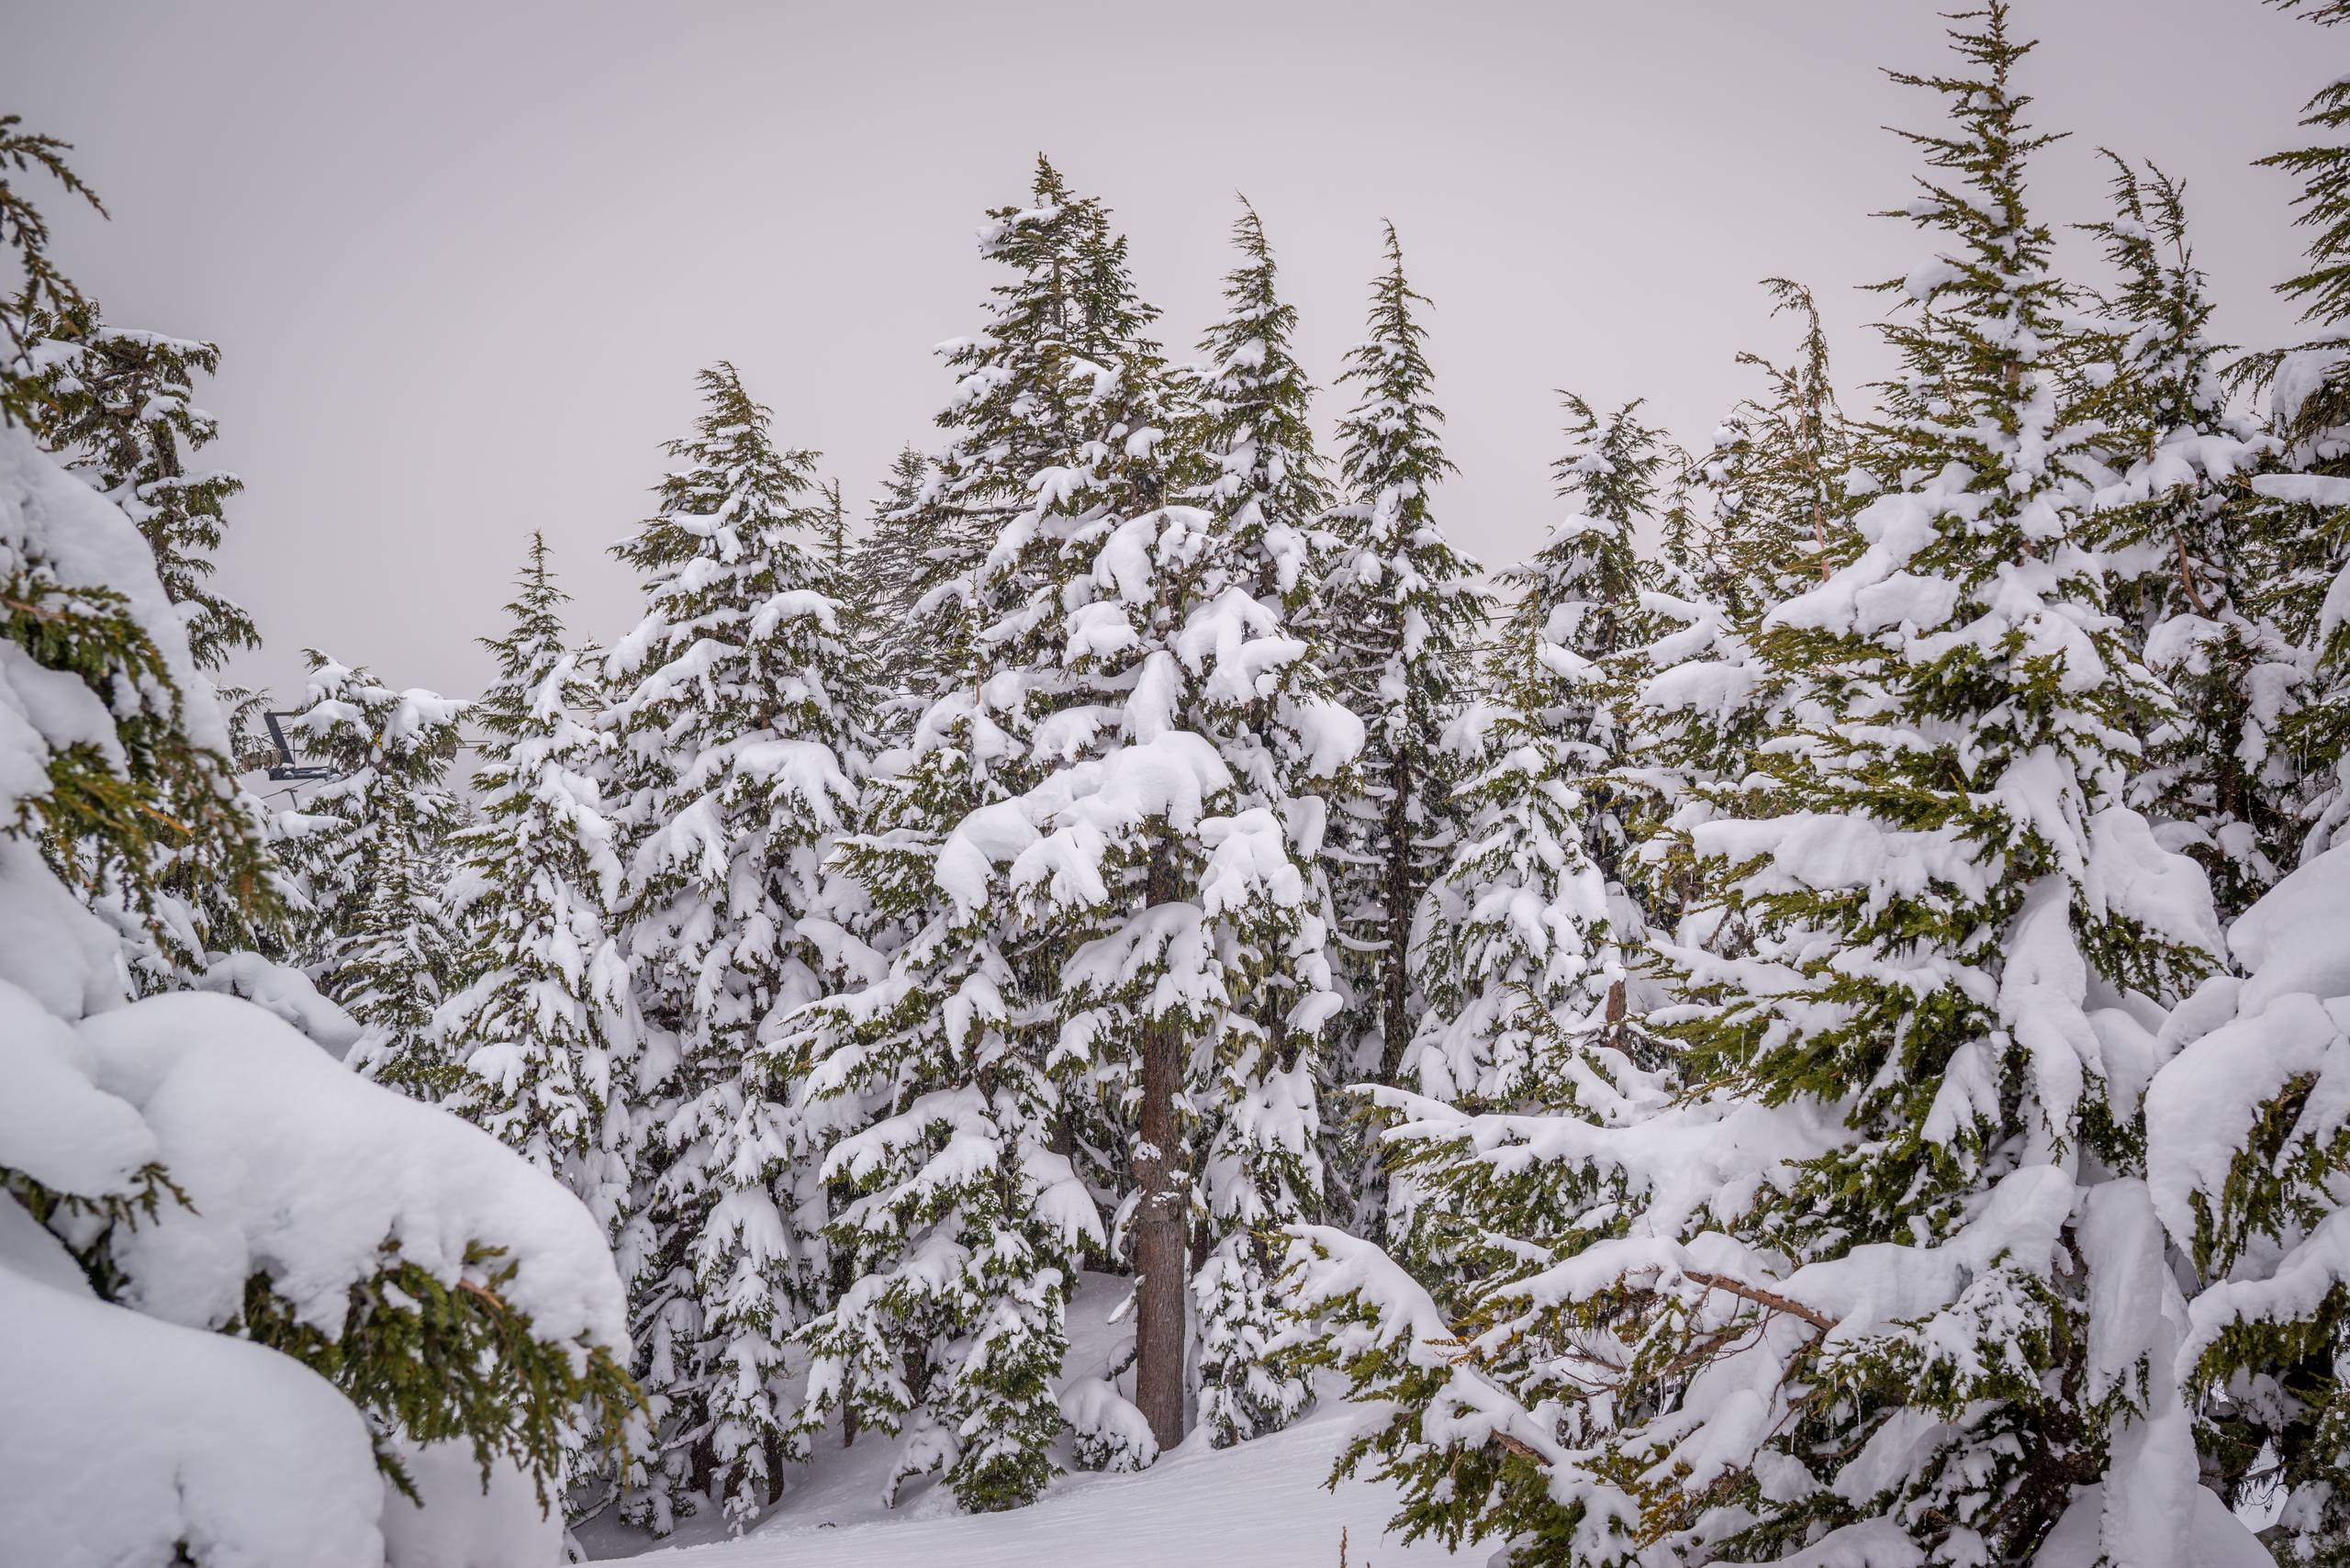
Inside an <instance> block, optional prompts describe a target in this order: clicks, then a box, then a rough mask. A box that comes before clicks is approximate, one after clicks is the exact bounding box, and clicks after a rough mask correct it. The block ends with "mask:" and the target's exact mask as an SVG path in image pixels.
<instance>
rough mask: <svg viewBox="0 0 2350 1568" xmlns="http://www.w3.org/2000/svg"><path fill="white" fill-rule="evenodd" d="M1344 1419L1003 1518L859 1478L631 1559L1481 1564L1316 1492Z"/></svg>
mask: <svg viewBox="0 0 2350 1568" xmlns="http://www.w3.org/2000/svg"><path fill="white" fill-rule="evenodd" d="M1357 1415H1358V1412H1355V1411H1353V1410H1350V1409H1348V1407H1347V1406H1342V1405H1326V1406H1323V1407H1322V1408H1321V1409H1319V1410H1317V1411H1315V1413H1314V1414H1313V1415H1311V1416H1309V1417H1306V1419H1304V1421H1302V1422H1300V1423H1299V1424H1298V1425H1296V1426H1294V1427H1292V1428H1289V1429H1288V1430H1287V1431H1283V1432H1276V1433H1274V1434H1273V1435H1272V1436H1270V1437H1267V1438H1260V1439H1258V1440H1256V1441H1255V1442H1251V1443H1248V1444H1246V1445H1244V1446H1242V1447H1240V1448H1236V1449H1224V1450H1214V1449H1210V1448H1208V1447H1207V1446H1206V1445H1205V1444H1203V1443H1190V1444H1186V1445H1185V1446H1184V1447H1182V1448H1181V1449H1179V1450H1176V1451H1175V1452H1174V1453H1172V1454H1169V1455H1168V1456H1167V1457H1166V1458H1165V1459H1163V1460H1161V1461H1160V1462H1158V1463H1157V1464H1155V1465H1153V1466H1152V1467H1151V1468H1150V1469H1148V1470H1147V1471H1145V1472H1143V1473H1141V1474H1139V1475H1085V1474H1069V1475H1065V1476H1063V1477H1061V1478H1060V1480H1058V1481H1057V1482H1056V1483H1055V1484H1054V1486H1053V1489H1052V1491H1051V1492H1050V1493H1049V1494H1048V1495H1046V1497H1045V1499H1044V1500H1043V1501H1042V1502H1039V1503H1037V1504H1036V1505H1035V1506H1033V1507H1027V1508H1022V1509H1017V1510H1015V1511H1013V1512H1011V1513H1004V1514H978V1515H970V1514H957V1513H954V1512H952V1511H951V1510H950V1509H939V1508H928V1507H924V1506H923V1504H924V1503H927V1502H930V1501H932V1500H933V1498H934V1496H935V1494H934V1493H929V1492H925V1493H923V1495H921V1496H919V1497H917V1498H914V1499H912V1500H910V1501H908V1502H906V1503H904V1504H902V1505H901V1506H900V1507H899V1508H898V1509H897V1510H896V1511H895V1512H891V1511H890V1510H888V1509H885V1508H883V1507H882V1506H880V1505H879V1504H878V1502H877V1501H875V1499H874V1492H875V1486H874V1484H873V1481H874V1479H875V1478H874V1477H872V1476H870V1475H867V1476H865V1477H863V1478H862V1479H863V1481H864V1483H865V1484H863V1485H861V1486H860V1485H856V1484H835V1482H834V1480H832V1479H826V1480H821V1481H819V1482H818V1483H817V1484H815V1485H814V1486H812V1487H811V1488H810V1489H809V1490H808V1491H807V1492H805V1493H803V1494H801V1495H798V1496H795V1497H793V1498H791V1499H789V1500H788V1501H787V1502H786V1503H785V1505H784V1506H783V1507H782V1509H780V1510H779V1511H778V1513H777V1514H776V1515H775V1516H774V1517H773V1518H770V1519H769V1520H768V1521H767V1524H766V1525H765V1526H763V1527H762V1528H760V1529H756V1530H755V1531H754V1532H753V1533H751V1534H749V1535H746V1536H744V1538H743V1539H741V1540H732V1541H728V1540H721V1541H716V1542H713V1543H711V1544H707V1545H701V1546H689V1547H680V1548H675V1549H672V1550H667V1551H657V1552H654V1553H651V1554H649V1555H647V1556H645V1557H643V1558H641V1559H638V1561H640V1562H645V1563H647V1564H654V1563H658V1564H661V1565H662V1568H667V1565H669V1564H671V1563H675V1564H677V1568H806V1565H807V1564H810V1563H822V1564H823V1568H912V1565H914V1564H923V1565H926V1568H927V1565H936V1568H949V1565H952V1568H1060V1565H1062V1564H1069V1565H1078V1564H1091V1563H1113V1562H1114V1563H1117V1564H1120V1565H1121V1568H1337V1562H1338V1535H1339V1531H1340V1530H1342V1529H1343V1530H1344V1531H1346V1533H1347V1541H1348V1550H1347V1562H1348V1564H1349V1568H1410V1565H1411V1564H1415V1563H1432V1562H1453V1563H1463V1564H1466V1563H1480V1562H1483V1561H1484V1560H1485V1559H1486V1558H1487V1557H1488V1556H1490V1555H1491V1554H1492V1550H1493V1549H1492V1548H1491V1547H1484V1548H1472V1549H1471V1550H1470V1551H1465V1552H1463V1553H1461V1554H1460V1556H1459V1557H1457V1558H1456V1557H1454V1556H1452V1555H1451V1554H1449V1553H1448V1552H1447V1551H1445V1550H1444V1548H1443V1546H1442V1545H1441V1544H1439V1543H1438V1542H1435V1541H1428V1540H1423V1541H1418V1542H1416V1543H1415V1544H1413V1545H1411V1546H1405V1545H1404V1544H1403V1543H1402V1542H1400V1541H1396V1540H1388V1539H1385V1538H1384V1537H1383V1536H1382V1533H1381V1527H1382V1525H1383V1524H1384V1523H1385V1522H1386V1520H1387V1518H1388V1516H1389V1515H1390V1514H1391V1513H1393V1510H1394V1494H1393V1490H1392V1489H1391V1488H1388V1487H1385V1486H1374V1485H1371V1484H1366V1483H1361V1482H1353V1481H1348V1482H1341V1483H1340V1484H1339V1485H1338V1489H1337V1492H1335V1493H1333V1492H1330V1491H1327V1490H1326V1489H1325V1488H1324V1486H1323V1484H1322V1483H1323V1481H1324V1480H1325V1479H1326V1477H1327V1476H1328V1475H1329V1473H1330V1461H1331V1459H1332V1457H1333V1456H1334V1455H1336V1454H1337V1451H1338V1449H1339V1447H1340V1445H1341V1443H1342V1442H1343V1440H1344V1438H1345V1435H1346V1433H1347V1431H1348V1428H1349V1427H1350V1425H1351V1424H1352V1422H1353V1421H1354V1420H1355V1418H1356V1417H1357ZM860 1446H863V1445H860ZM875 1459H876V1462H877V1465H878V1460H879V1455H878V1454H876V1456H875ZM840 1468H842V1469H848V1468H851V1467H847V1466H843V1467H840ZM844 1479H845V1478H844ZM938 1500H939V1501H945V1499H943V1498H940V1499H938ZM680 1533H681V1534H682V1533H684V1532H683V1531H681V1532H680Z"/></svg>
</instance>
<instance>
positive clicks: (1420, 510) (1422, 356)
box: [1320, 224, 1485, 1083]
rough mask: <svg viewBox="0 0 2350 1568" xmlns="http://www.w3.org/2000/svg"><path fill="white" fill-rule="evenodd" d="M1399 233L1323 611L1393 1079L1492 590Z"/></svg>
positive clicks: (1361, 372)
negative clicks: (1463, 550)
mask: <svg viewBox="0 0 2350 1568" xmlns="http://www.w3.org/2000/svg"><path fill="white" fill-rule="evenodd" d="M1386 234H1387V266H1386V269H1385V270H1384V271H1383V272H1382V274H1380V275H1379V277H1378V278H1377V280H1375V281H1374V282H1373V284H1372V285H1371V336H1370V338H1369V339H1368V340H1366V341H1365V342H1361V343H1359V344H1357V345H1356V346H1355V347H1354V348H1353V349H1351V350H1349V351H1348V354H1347V368H1346V371H1345V373H1344V374H1343V375H1341V376H1340V379H1341V380H1343V381H1347V382H1350V383H1352V384H1353V385H1354V386H1356V388H1357V389H1358V390H1357V401H1356V403H1355V406H1354V407H1353V409H1350V410H1349V411H1348V414H1347V416H1346V417H1345V418H1344V419H1343V420H1340V421H1339V423H1338V436H1339V440H1340V442H1341V443H1342V446H1343V454H1342V457H1341V462H1340V470H1341V474H1342V476H1343V478H1344V480H1345V485H1346V490H1347V496H1348V500H1347V504H1346V505H1345V506H1343V507H1341V508H1340V509H1338V510H1337V512H1336V513H1335V514H1334V517H1333V521H1334V523H1335V524H1336V532H1337V535H1338V541H1339V543H1338V551H1337V558H1336V560H1335V561H1334V562H1333V564H1332V566H1331V569H1330V574H1329V577H1328V579H1327V582H1326V587H1325V608H1324V610H1322V612H1321V617H1320V619H1321V622H1322V624H1324V625H1325V626H1326V627H1327V628H1328V635H1329V639H1330V641H1329V650H1330V651H1329V663H1330V673H1331V677H1332V678H1333V680H1334V681H1335V682H1336V684H1337V694H1338V698H1339V700H1340V701H1341V702H1343V703H1344V704H1345V705H1346V706H1347V707H1348V709H1349V710H1351V711H1353V712H1354V713H1355V714H1356V715H1357V716H1359V717H1360V719H1361V720H1362V721H1363V724H1364V727H1365V730H1366V732H1367V734H1366V738H1365V742H1364V745H1363V752H1362V757H1361V760H1360V764H1359V765H1358V773H1359V782H1358V784H1357V787H1356V789H1355V790H1354V792H1353V793H1351V794H1349V795H1348V796H1347V797H1346V798H1345V799H1344V800H1342V801H1339V802H1338V804H1337V815H1336V820H1335V821H1334V822H1333V823H1332V827H1331V834H1332V839H1333V847H1334V850H1335V854H1334V857H1333V858H1334V859H1335V861H1336V872H1335V875H1334V881H1335V882H1336V885H1337V886H1336V891H1337V909H1338V922H1339V931H1340V934H1341V935H1342V937H1343V939H1344V943H1345V947H1346V952H1347V957H1348V964H1347V967H1346V969H1347V972H1346V978H1347V981H1348V986H1349V988H1350V989H1351V991H1352V992H1353V999H1352V1002H1351V1005H1350V1008H1349V1014H1348V1022H1347V1028H1348V1034H1349V1035H1350V1036H1351V1038H1350V1041H1349V1043H1348V1049H1349V1052H1350V1054H1351V1055H1352V1057H1353V1058H1354V1063H1353V1065H1354V1067H1355V1069H1356V1070H1357V1071H1358V1072H1359V1073H1360V1074H1362V1075H1365V1076H1371V1077H1375V1078H1376V1079H1377V1080H1378V1081H1380V1082H1382V1083H1393V1082H1396V1081H1399V1080H1400V1078H1401V1077H1402V1074H1403V1068H1404V1053H1405V1051H1406V1049H1407V1048H1408V1047H1409V1046H1410V1044H1411V1038H1412V1030H1413V1027H1414V1020H1415V1019H1416V1016H1417V1015H1418V1014H1419V1012H1420V1001H1419V998H1418V996H1417V993H1416V988H1415V986H1414V984H1413V965H1412V955H1411V951H1410V944H1409V940H1408V933H1409V932H1410V930H1411V925H1412V919H1413V915H1414V913H1415V912H1416V910H1417V908H1418V905H1419V902H1420V898H1421V896H1422V895H1423V894H1424V893H1425V892H1426V891H1427V886H1428V883H1429V882H1430V881H1431V880H1432V879H1434V878H1435V877H1436V876H1437V874H1438V872H1439V871H1441V870H1442V869H1443V867H1444V864H1445V860H1446V858H1447V857H1448V856H1449V854H1450V853H1451V850H1452V846H1453V843H1454V839H1455V834H1456V829H1457V823H1456V822H1455V820H1454V818H1455V808H1454V805H1453V789H1454V786H1455V785H1456V784H1457V783H1458V782H1459V781H1460V777H1461V771H1462V766H1463V765H1462V761H1461V759H1460V757H1459V756H1457V755H1456V754H1455V753H1454V752H1453V751H1452V750H1451V749H1450V748H1449V747H1448V746H1447V745H1446V744H1445V732H1446V728H1447V726H1448V725H1449V724H1450V723H1451V722H1452V720H1453V719H1454V718H1455V717H1456V716H1457V714H1458V713H1459V712H1460V708H1461V705H1462V703H1463V701H1464V700H1466V698H1467V696H1468V692H1469V687H1470V683H1471V679H1472V675H1473V670H1472V650H1473V648H1474V645H1475V644H1476V640H1477V637H1478V634H1479V632H1480V630H1481V629H1482V625H1483V617H1484V613H1485V600H1484V596H1483V594H1481V593H1480V592H1479V591H1478V590H1477V588H1476V586H1475V581H1474V578H1475V574H1476V566H1475V565H1474V564H1473V563H1472V562H1471V561H1470V560H1469V559H1468V558H1466V557H1465V556H1463V555H1461V554H1460V553H1459V552H1458V551H1456V550H1454V549H1453V548H1452V546H1451V545H1450V544H1449V543H1447V541H1446V540H1445V537H1444V534H1443V532H1442V531H1441V530H1440V529H1439V528H1438V525H1437V522H1436V516H1435V511H1434V500H1433V497H1432V495H1431V492H1432V491H1433V489H1434V488H1435V487H1436V485H1437V483H1438V481H1439V480H1441V479H1442V478H1443V477H1444V476H1445V475H1446V474H1448V473H1449V472H1450V471H1451V468H1452V465H1451V464H1450V463H1449V461H1448V460H1447V459H1446V457H1445V455H1444V450H1443V446H1442V443H1441V442H1440V440H1439V436H1438V426H1440V425H1441V424H1442V423H1443V422H1444V415H1443V413H1442V411H1441V410H1439V409H1438V408H1437V406H1436V404H1435V403H1434V401H1433V400H1432V392H1433V386H1434V380H1435V372H1434V371H1433V369H1432V368H1431V367H1430V366H1429V364H1428V361H1427V354H1426V353H1425V352H1424V351H1423V349H1422V347H1421V342H1422V340H1423V339H1424V338H1425V337H1426V336H1427V329H1426V328H1425V327H1423V326H1422V325H1421V324H1420V322H1419V320H1418V319H1417V318H1416V315H1415V313H1414V306H1415V304H1423V305H1424V304H1426V303H1427V301H1426V300H1425V299H1424V298H1423V297H1421V296H1420V295H1418V294H1417V293H1416V292H1414V291H1413V289H1412V286H1411V285H1410V284H1409V283H1408V282H1407V281H1406V280H1405V278H1404V252H1403V247H1402V245H1401V243H1400V242H1399V241H1397V239H1396V237H1395V230H1394V226H1393V225H1392V224H1390V225H1389V226H1388V228H1387V231H1386Z"/></svg>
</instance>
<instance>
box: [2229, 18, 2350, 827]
mask: <svg viewBox="0 0 2350 1568" xmlns="http://www.w3.org/2000/svg"><path fill="white" fill-rule="evenodd" d="M2278 8H2279V9H2280V10H2287V11H2299V12H2301V13H2302V14H2304V15H2305V16H2307V17H2308V18H2309V19H2310V20H2311V21H2313V22H2316V23H2318V24H2319V25H2320V26H2322V27H2337V26H2340V25H2341V24H2342V23H2344V22H2345V21H2350V7H2344V6H2342V5H2340V4H2338V3H2336V0H2278ZM2301 123H2302V124H2303V125H2304V126H2307V127H2309V128H2310V129H2311V130H2312V131H2315V132H2318V133H2320V134H2322V135H2330V136H2335V137H2338V136H2340V135H2341V133H2342V132H2343V131H2344V128H2350V82H2344V81H2336V82H2333V83H2330V84H2327V85H2326V86H2324V87H2322V88H2321V89H2320V90H2319V91H2318V92H2317V94H2316V95H2314V96H2312V97H2311V99H2310V101H2309V103H2308V105H2307V106H2305V108H2304V110H2303V114H2302V118H2301ZM2260 162H2261V163H2262V164H2263V165H2264V166H2266V167H2269V168H2277V169H2282V170H2285V171H2286V172H2287V173H2288V174H2298V175H2300V177H2301V181H2302V188H2301V193H2300V196H2297V197H2296V198H2295V201H2294V205H2295V206H2296V207H2300V214H2299V216H2298V217H2297V218H2296V219H2295V221H2296V222H2298V223H2300V225H2302V226H2303V227H2305V228H2308V229H2310V230H2312V231H2313V232H2312V233H2311V239H2310V243H2309V260H2310V265H2309V267H2308V269H2307V270H2306V271H2304V272H2301V273H2300V274H2297V275H2295V276H2293V277H2291V278H2288V279H2287V280H2286V281H2285V282H2283V283H2282V284H2279V285H2278V286H2277V292H2278V293H2280V294H2282V295H2284V296H2285V297H2288V298H2289V299H2294V300H2298V301H2299V302H2300V306H2301V319H2303V320H2304V321H2307V322H2310V323H2311V324H2313V325H2316V326H2319V327H2321V328H2323V329H2325V330H2322V332H2321V333H2320V334H2319V335H2318V336H2317V337H2316V338H2314V339H2312V340H2311V341H2310V342H2306V343H2303V344H2302V345H2300V347H2298V348H2296V349H2293V350H2291V351H2289V352H2287V353H2275V354H2262V355H2255V356H2253V357H2252V358H2251V359H2250V360H2249V361H2248V362H2247V364H2246V365H2245V366H2244V369H2245V370H2246V372H2247V373H2248V374H2249V375H2250V376H2251V378H2252V379H2253V380H2255V382H2257V383H2259V384H2261V385H2262V386H2264V387H2265V389H2266V392H2267V394H2268V409H2267V412H2268V422H2269V426H2270V430H2271V431H2272V432H2273V433H2274V435H2275V436H2276V437H2277V439H2278V440H2279V441H2280V442H2282V444H2283V448H2284V450H2283V453H2282V454H2281V458H2280V460H2279V462H2278V463H2277V467H2279V468H2281V469H2282V470H2283V471H2282V472H2279V473H2271V474H2264V475H2261V476H2257V477H2255V479H2254V480H2253V489H2254V491H2255V493H2256V494H2257V495H2259V496H2260V497H2261V498H2262V504H2260V505H2257V506H2255V508H2254V509H2253V526H2254V530H2255V535H2256V541H2257V543H2256V544H2255V550H2256V552H2257V554H2259V556H2260V561H2259V575H2260V577H2261V579H2262V582H2261V587H2260V590H2259V591H2258V592H2257V593H2256V594H2255V596H2253V599H2252V605H2251V608H2252V609H2253V610H2255V612H2257V613H2260V614H2261V615H2263V616H2264V617H2265V618H2266V620H2268V621H2269V622H2272V623H2273V624H2275V625H2276V627H2277V629H2278V630H2279V631H2280V632H2282V633H2284V634H2285V635H2286V636H2287V637H2288V638H2290V639H2292V641H2293V643H2294V644H2295V645H2296V647H2297V649H2298V651H2299V652H2298V662H2299V664H2300V679H2299V682H2298V683H2297V684H2298V689H2297V690H2296V692H2295V693H2294V701H2293V705H2292V706H2293V711H2291V712H2290V713H2288V715H2287V716H2286V718H2285V720H2284V722H2283V723H2282V724H2281V726H2280V728H2281V731H2282V734H2283V736H2284V739H2285V742H2286V745H2287V746H2288V748H2289V749H2290V750H2291V751H2292V752H2293V753H2294V754H2295V762H2296V765H2297V766H2298V767H2299V770H2300V775H2301V777H2300V785H2299V789H2298V795H2299V799H2298V801H2297V802H2296V810H2297V814H2298V815H2299V816H2300V819H2301V821H2302V822H2303V823H2306V824H2308V834H2307V836H2306V838H2305V839H2304V841H2303V843H2302V846H2301V851H2302V853H2303V854H2304V855H2305V856H2314V855H2317V854H2320V853H2322V852H2323V851H2324V850H2325V849H2326V848H2327V847H2329V846H2331V845H2333V843H2334V842H2336V840H2337V839H2338V838H2339V836H2340V835H2341V833H2342V829H2343V824H2344V823H2345V822H2350V778H2344V768H2345V767H2350V616H2345V615H2344V613H2343V612H2342V610H2341V606H2342V604H2343V603H2344V595H2345V592H2350V589H2345V588H2344V584H2345V583H2350V334H2346V333H2344V331H2343V330H2341V325H2342V323H2343V322H2344V320H2345V319H2350V144H2344V143H2341V142H2338V141H2337V142H2325V141H2320V142H2316V143H2314V144H2312V145H2310V146H2306V147H2300V148H2294V149H2291V150H2289V151H2283V152H2278V153H2275V154H2273V155H2271V156H2269V157H2267V158H2264V159H2262V160H2261V161H2260Z"/></svg>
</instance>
